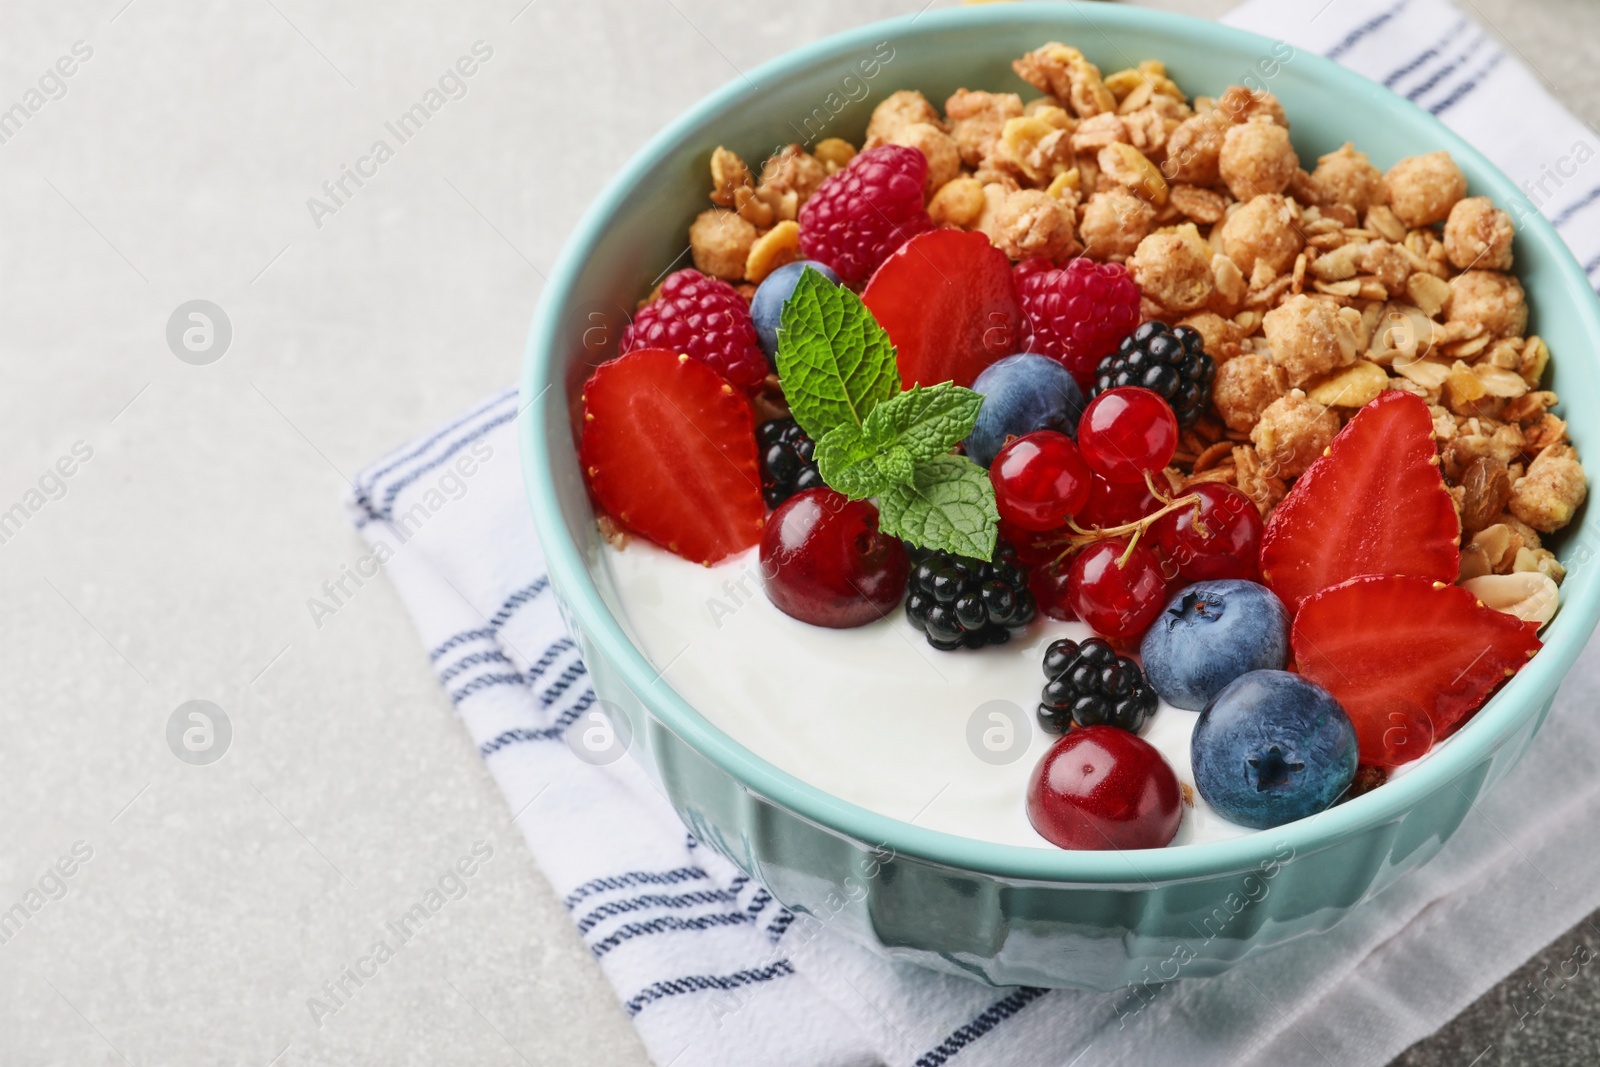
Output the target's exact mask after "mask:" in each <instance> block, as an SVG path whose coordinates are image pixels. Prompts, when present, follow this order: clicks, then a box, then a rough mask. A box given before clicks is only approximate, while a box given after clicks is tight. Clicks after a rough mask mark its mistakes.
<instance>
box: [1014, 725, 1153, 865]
mask: <svg viewBox="0 0 1600 1067" xmlns="http://www.w3.org/2000/svg"><path fill="white" fill-rule="evenodd" d="M1182 814H1183V808H1182V798H1181V795H1180V793H1179V790H1178V776H1177V775H1176V774H1174V773H1173V772H1172V767H1171V766H1170V765H1168V763H1167V761H1166V760H1164V759H1162V758H1161V753H1160V752H1157V751H1156V749H1155V746H1153V745H1151V744H1150V742H1148V741H1146V740H1144V738H1142V737H1139V736H1137V735H1135V734H1131V733H1129V732H1128V731H1127V730H1119V729H1118V728H1117V727H1115V726H1085V727H1082V728H1081V729H1077V730H1073V731H1072V732H1070V733H1068V734H1066V735H1065V736H1063V737H1062V738H1061V740H1059V741H1057V742H1056V743H1055V744H1054V745H1053V746H1052V747H1051V749H1050V751H1049V752H1047V753H1045V757H1044V759H1042V760H1040V761H1039V765H1038V766H1037V767H1035V768H1034V769H1033V775H1032V776H1031V777H1030V778H1029V779H1028V821H1029V822H1031V823H1033V828H1034V829H1035V830H1037V831H1039V834H1040V835H1041V836H1042V837H1044V838H1045V840H1047V841H1049V842H1050V843H1051V844H1053V845H1057V846H1059V847H1061V848H1073V849H1099V850H1109V849H1130V848H1164V847H1166V846H1167V845H1169V844H1171V842H1172V839H1173V838H1174V837H1175V836H1177V833H1178V823H1179V821H1180V819H1181V818H1182Z"/></svg>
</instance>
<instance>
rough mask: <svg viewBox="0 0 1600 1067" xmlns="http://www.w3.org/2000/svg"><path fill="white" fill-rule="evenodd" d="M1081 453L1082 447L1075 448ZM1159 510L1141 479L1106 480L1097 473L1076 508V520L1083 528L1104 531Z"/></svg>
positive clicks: (1158, 505)
mask: <svg viewBox="0 0 1600 1067" xmlns="http://www.w3.org/2000/svg"><path fill="white" fill-rule="evenodd" d="M1078 451H1079V453H1080V454H1081V453H1082V451H1083V450H1082V448H1081V447H1080V448H1079V450H1078ZM1160 509H1161V501H1159V500H1157V499H1156V497H1155V494H1154V493H1152V492H1150V487H1149V486H1148V485H1146V484H1145V483H1144V482H1142V481H1141V482H1139V483H1138V484H1134V483H1132V482H1108V481H1106V480H1105V479H1104V478H1101V477H1100V476H1099V475H1095V476H1094V477H1093V478H1092V479H1090V481H1089V499H1088V502H1086V503H1085V504H1084V505H1083V507H1082V508H1080V509H1078V514H1077V523H1078V525H1079V526H1081V527H1083V528H1084V529H1085V530H1104V529H1109V528H1111V527H1113V526H1122V525H1125V524H1127V523H1130V522H1133V521H1135V520H1137V519H1142V518H1144V517H1145V516H1146V515H1149V514H1152V513H1154V512H1156V511H1159V510H1160Z"/></svg>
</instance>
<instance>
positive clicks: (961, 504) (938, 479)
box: [878, 456, 1000, 560]
mask: <svg viewBox="0 0 1600 1067" xmlns="http://www.w3.org/2000/svg"><path fill="white" fill-rule="evenodd" d="M999 521H1000V514H999V512H998V511H996V510H995V505H994V486H993V485H992V484H990V482H989V474H988V472H987V471H985V470H984V469H983V468H982V467H980V466H978V465H977V464H976V463H974V462H972V461H971V460H970V459H967V458H966V457H965V456H936V457H934V458H933V459H928V460H923V461H922V462H921V463H919V464H917V467H916V471H915V472H914V474H913V475H912V479H911V481H910V482H909V483H907V484H904V485H897V486H894V487H893V488H891V489H888V490H886V491H884V492H882V493H880V494H878V528H879V529H881V530H882V531H883V532H884V533H887V534H892V535H893V536H896V537H900V538H903V539H905V540H907V541H910V542H911V543H912V544H914V545H919V546H921V547H922V548H936V549H940V550H942V551H945V552H954V553H955V554H956V555H959V556H970V557H972V558H973V559H983V560H987V559H990V558H992V557H993V556H994V546H995V540H996V538H997V536H998V533H997V526H998V523H999Z"/></svg>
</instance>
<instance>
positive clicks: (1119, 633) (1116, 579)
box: [1067, 537, 1167, 640]
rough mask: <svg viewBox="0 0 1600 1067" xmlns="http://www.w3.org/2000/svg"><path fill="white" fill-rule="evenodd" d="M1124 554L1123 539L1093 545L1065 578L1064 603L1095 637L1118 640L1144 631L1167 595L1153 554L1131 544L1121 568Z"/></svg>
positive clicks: (1124, 540) (1083, 552)
mask: <svg viewBox="0 0 1600 1067" xmlns="http://www.w3.org/2000/svg"><path fill="white" fill-rule="evenodd" d="M1127 550H1128V542H1127V539H1126V538H1121V537H1113V538H1111V539H1110V540H1107V541H1096V542H1095V543H1094V544H1092V545H1090V546H1089V547H1088V548H1086V549H1084V550H1083V551H1082V552H1079V553H1078V554H1077V556H1075V557H1074V558H1073V560H1072V567H1071V568H1070V572H1069V575H1068V579H1067V603H1068V604H1069V605H1070V606H1071V608H1072V610H1073V611H1075V612H1077V613H1078V617H1079V618H1080V619H1082V620H1083V621H1084V622H1086V623H1088V624H1089V625H1090V626H1091V627H1092V628H1093V629H1094V632H1095V633H1097V634H1100V635H1102V636H1104V637H1109V638H1113V639H1121V640H1131V639H1133V638H1136V637H1138V636H1139V635H1140V634H1142V633H1144V631H1145V628H1146V627H1148V626H1149V625H1150V623H1151V622H1153V621H1154V620H1155V617H1156V616H1157V615H1158V614H1160V612H1161V606H1162V605H1163V604H1164V603H1165V602H1166V592H1167V583H1166V579H1164V578H1163V577H1162V576H1161V561H1160V560H1159V559H1157V558H1156V554H1155V553H1154V552H1152V551H1150V550H1149V549H1148V548H1146V547H1145V546H1144V545H1143V544H1139V545H1135V546H1134V549H1133V551H1132V552H1131V553H1129V555H1128V559H1127V562H1126V563H1123V564H1121V565H1120V566H1119V565H1118V562H1117V561H1118V560H1119V559H1120V558H1121V557H1122V554H1123V553H1124V552H1127Z"/></svg>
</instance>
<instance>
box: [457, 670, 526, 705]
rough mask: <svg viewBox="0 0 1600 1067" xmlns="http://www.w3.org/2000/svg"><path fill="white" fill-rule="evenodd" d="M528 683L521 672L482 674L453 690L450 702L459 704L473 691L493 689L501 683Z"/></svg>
mask: <svg viewBox="0 0 1600 1067" xmlns="http://www.w3.org/2000/svg"><path fill="white" fill-rule="evenodd" d="M527 684H528V682H527V679H526V678H524V677H522V674H521V672H513V673H510V674H504V673H501V674H480V675H478V677H476V678H474V679H473V680H472V681H470V682H468V683H467V684H466V685H464V686H462V687H461V688H460V689H455V690H452V691H451V693H450V703H452V704H459V703H461V702H462V701H463V700H465V699H467V698H468V697H469V696H471V695H472V694H473V693H480V692H482V691H483V690H485V689H491V688H493V687H495V686H499V685H519V686H520V685H527Z"/></svg>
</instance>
